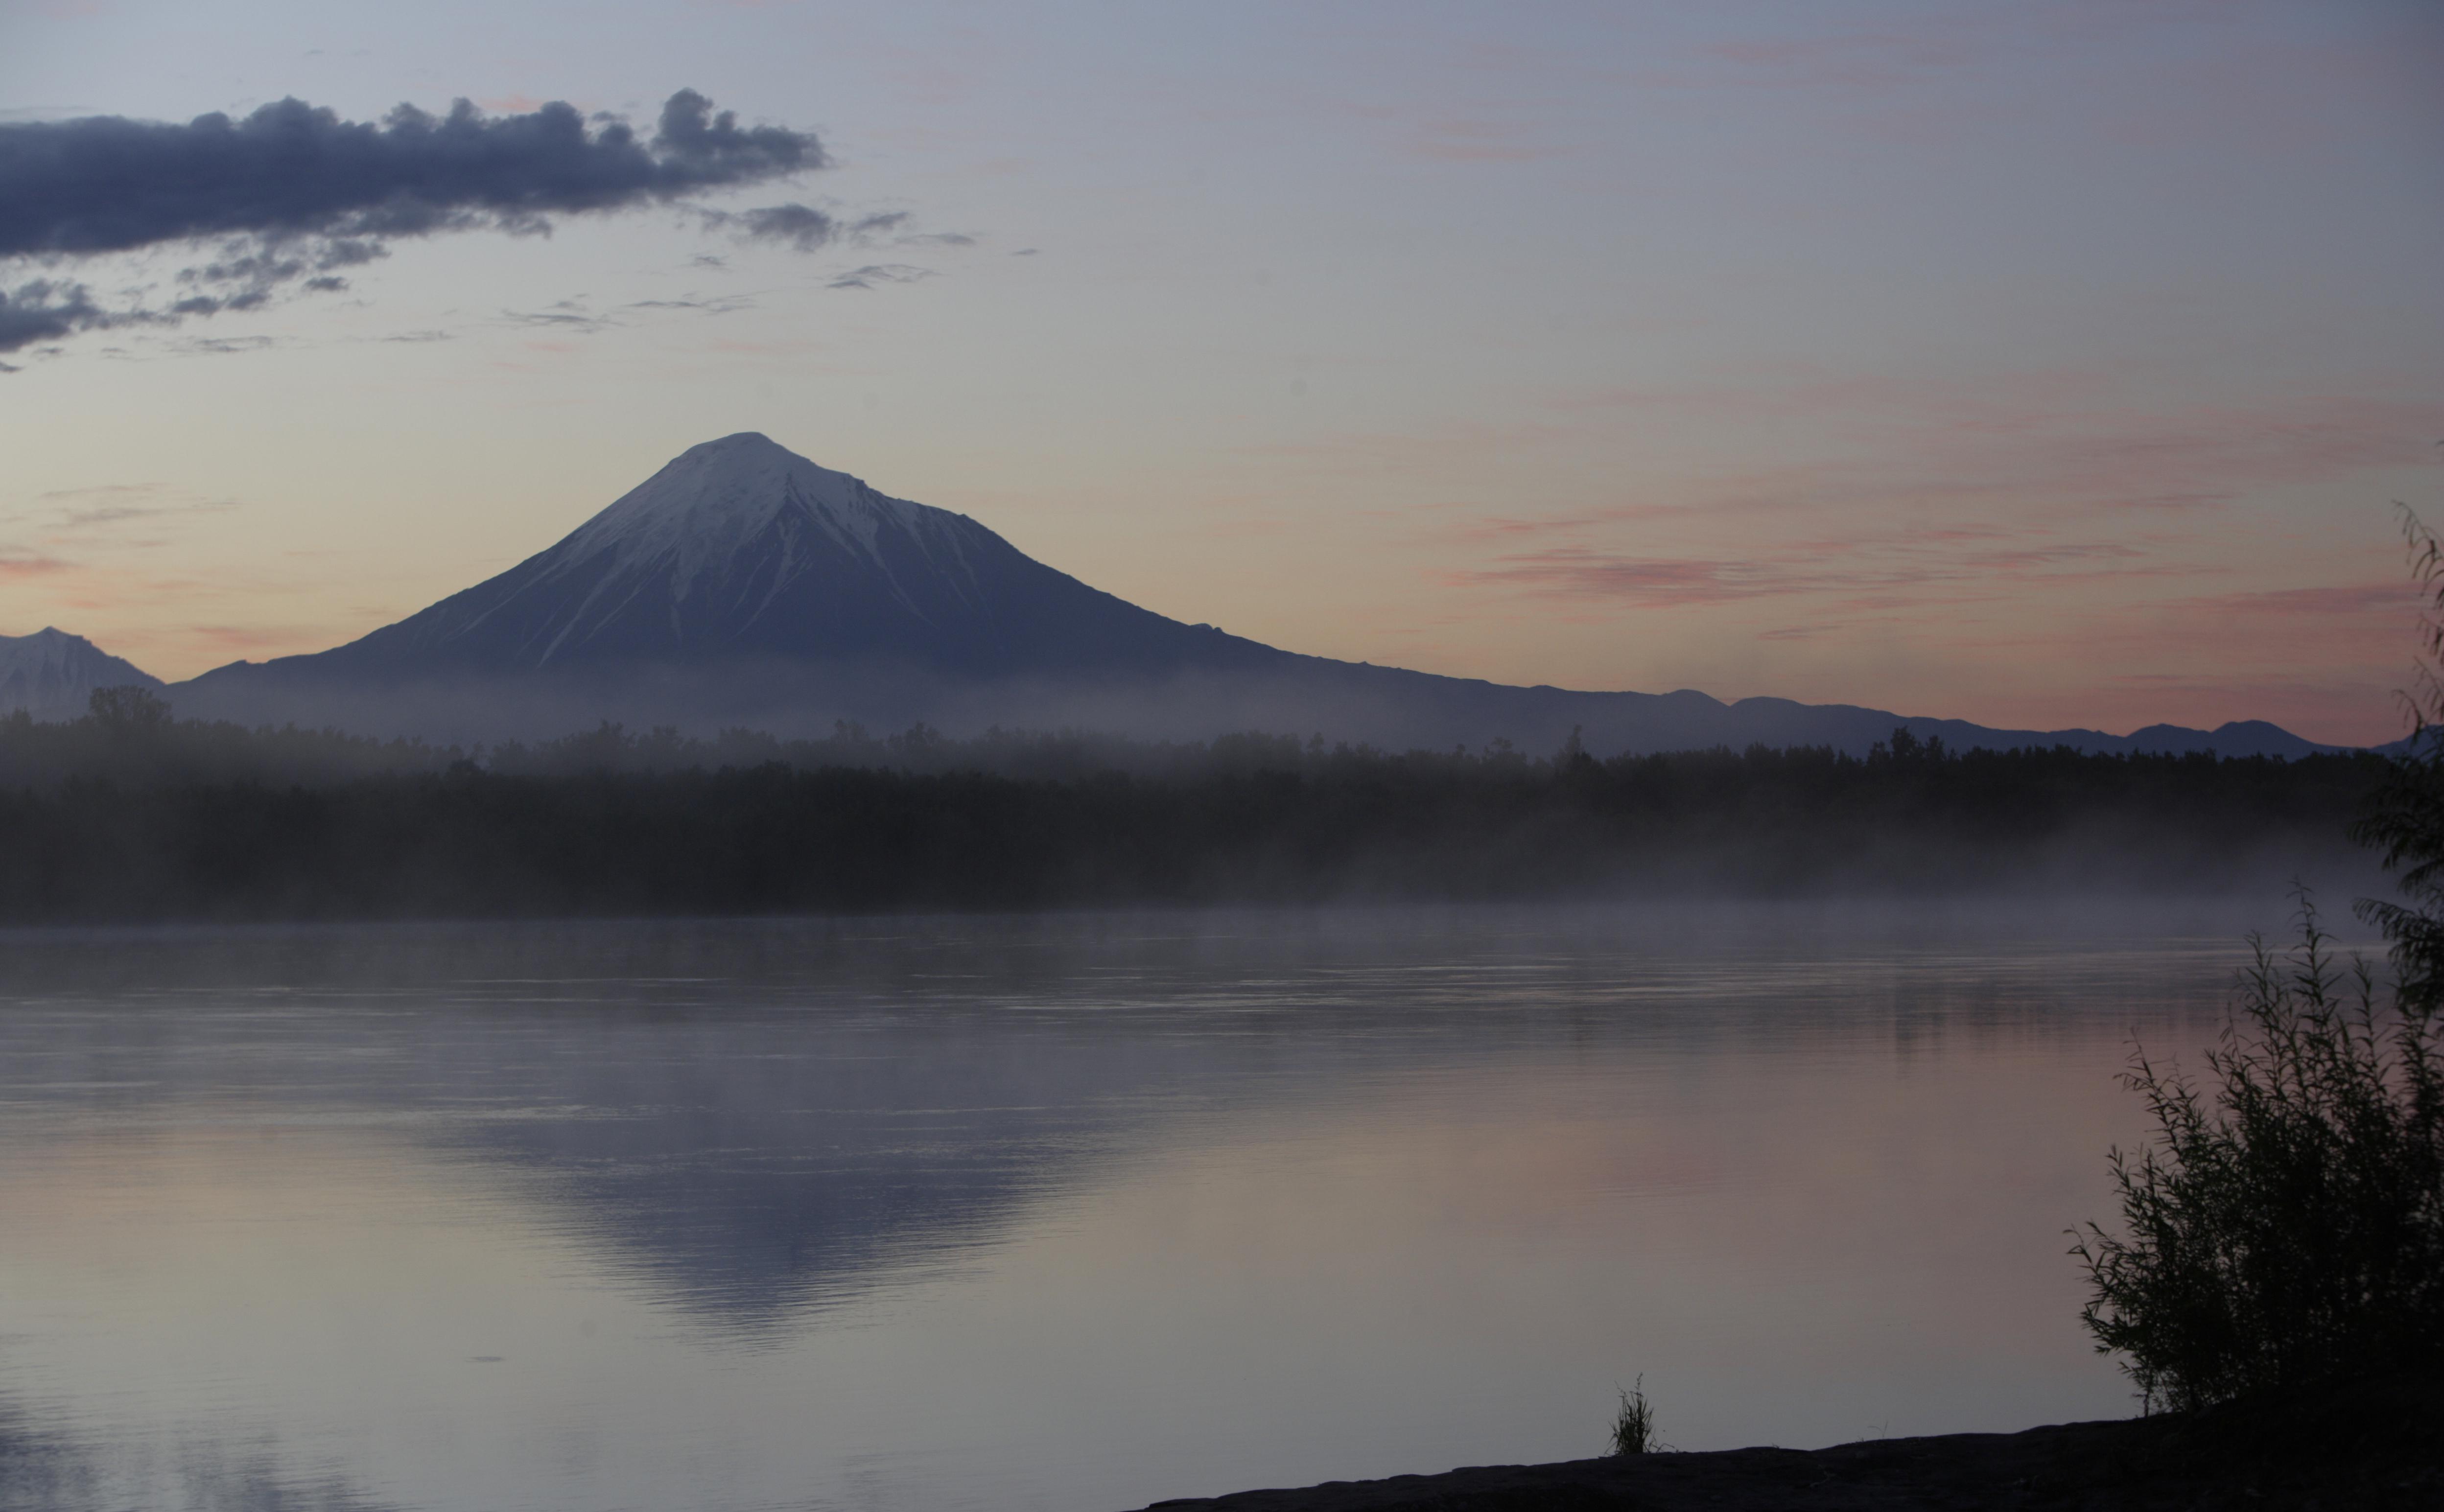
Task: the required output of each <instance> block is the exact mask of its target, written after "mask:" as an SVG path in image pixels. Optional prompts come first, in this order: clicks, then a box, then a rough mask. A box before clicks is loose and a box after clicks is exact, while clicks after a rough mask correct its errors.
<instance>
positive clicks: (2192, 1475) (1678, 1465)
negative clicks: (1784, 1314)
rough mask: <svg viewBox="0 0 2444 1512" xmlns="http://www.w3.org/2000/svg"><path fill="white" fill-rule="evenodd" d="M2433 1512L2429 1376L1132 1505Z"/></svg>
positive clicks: (1183, 1510)
mask: <svg viewBox="0 0 2444 1512" xmlns="http://www.w3.org/2000/svg"><path fill="white" fill-rule="evenodd" d="M2439 1505H2444V1377H2439V1376H2437V1375H2434V1374H2429V1375H2422V1376H2400V1377H2393V1378H2386V1379H2379V1380H2361V1381H2354V1382H2350V1383H2347V1384H2345V1385H2342V1386H2341V1387H2337V1388H2328V1389H2321V1390H2316V1391H2301V1392H2287V1393H2281V1394H2277V1395H2274V1396H2269V1397H2266V1398H2260V1399H2256V1400H2251V1401H2248V1402H2235V1403H2230V1404H2226V1405H2224V1406H2221V1407H2215V1408H2208V1409H2203V1410H2200V1411H2194V1412H2187V1413H2166V1414H2160V1415H2157V1416H2155V1417H2142V1418H2131V1419H2126V1420H2123V1421H2120V1422H2103V1423H2067V1424H2061V1425H2057V1426H2053V1427H2048V1428H2036V1429H2028V1430H2027V1431H2026V1432H2022V1433H1951V1434H1945V1435H1942V1436H1940V1437H1935V1438H1900V1439H1875V1440H1869V1441H1866V1442H1864V1443H1858V1444H1843V1445H1840V1446H1837V1447H1832V1448H1824V1449H1812V1450H1809V1449H1785V1448H1764V1447H1759V1448H1744V1449H1721V1450H1715V1451H1712V1452H1708V1453H1696V1454H1668V1453H1667V1454H1639V1455H1613V1456H1606V1457H1605V1458H1602V1459H1594V1460H1573V1461H1569V1462H1566V1463H1564V1464H1560V1465H1509V1466H1477V1467H1473V1468H1468V1469H1457V1470H1451V1471H1448V1472H1446V1473H1444V1474H1441V1475H1401V1476H1394V1477H1392V1478H1391V1479H1389V1480H1382V1481H1343V1482H1335V1483H1331V1484H1324V1485H1314V1486H1307V1487H1305V1488H1302V1489H1297V1490H1267V1491H1242V1492H1239V1493H1237V1494H1235V1495H1231V1496H1222V1497H1214V1498H1211V1499H1207V1500H1192V1501H1171V1502H1158V1503H1155V1504H1154V1506H1153V1507H1151V1508H1148V1509H1147V1512H1614V1509H1619V1512H1632V1509H1639V1512H1677V1509H1681V1508H1688V1509H1692V1512H1695V1509H1706V1512H1801V1509H1806V1512H1919V1509H1925V1512H1935V1509H1937V1508H1943V1509H1956V1508H1978V1509H1987V1512H2057V1509H2059V1512H2071V1509H2080V1512H2225V1509H2232V1512H2238V1509H2241V1508H2252V1509H2258V1512H2271V1509H2277V1508H2298V1509H2302V1512H2305V1509H2308V1508H2321V1509H2325V1512H2345V1509H2365V1512H2396V1509H2399V1512H2409V1509H2412V1508H2419V1509H2428V1508H2433V1507H2435V1506H2439Z"/></svg>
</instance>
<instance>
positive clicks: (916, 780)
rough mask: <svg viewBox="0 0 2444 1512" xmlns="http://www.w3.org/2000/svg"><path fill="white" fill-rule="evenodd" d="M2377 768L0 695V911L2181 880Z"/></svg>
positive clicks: (2334, 834) (230, 914) (2223, 875)
mask: <svg viewBox="0 0 2444 1512" xmlns="http://www.w3.org/2000/svg"><path fill="white" fill-rule="evenodd" d="M2385 769H2386V764H2385V763H2384V762H2383V761H2381V760H2380V759H2379V758H2375V757H2368V756H2356V755H2345V756H2314V757H2309V758H2307V759H2305V760H2301V761H2295V762H2285V761H2281V760H2275V759H2268V758H2256V757H2252V758H2247V759H2242V760H2230V761H2226V760H2217V759H2215V758H2213V757H2212V756H2128V757H2125V756H2109V755H2083V754H2081V753H2079V752H2077V751H2074V750H2070V749H2068V748H2055V749H2049V750H2011V751H2001V752H1997V751H1987V750H1972V751H1966V752H1955V751H1949V750H1946V749H1944V748H1943V747H1941V745H1940V744H1939V743H1920V742H1918V741H1916V740H1915V739H1914V738H1913V737H1911V736H1910V735H1909V734H1908V733H1907V732H1906V731H1896V732H1895V734H1894V737H1893V739H1892V741H1891V742H1889V743H1887V744H1885V745H1881V746H1879V747H1876V749H1875V750H1874V751H1873V752H1872V753H1870V754H1869V755H1867V756H1866V757H1864V758H1855V757H1850V756H1845V755H1842V754H1838V753H1836V752H1834V751H1831V750H1828V749H1821V748H1792V749H1769V748H1767V747H1750V749H1748V750H1745V751H1731V750H1723V749H1716V750H1705V751H1691V752H1680V753H1676V754H1668V755H1651V756H1623V757H1617V758H1614V759H1612V760H1608V761H1607V760H1599V759H1597V758H1595V757H1594V756H1592V755H1590V754H1588V753H1586V752H1584V751H1583V750H1580V749H1578V748H1577V747H1576V746H1575V743H1574V744H1573V745H1572V746H1570V747H1565V749H1564V750H1562V751H1560V752H1557V753H1555V754H1553V755H1551V756H1529V755H1527V754H1525V753H1522V752H1519V751H1517V750H1514V749H1511V748H1509V745H1508V743H1505V742H1496V743H1495V744H1494V745H1493V746H1492V747H1488V748H1487V749H1484V750H1481V751H1474V752H1471V751H1465V750H1458V751H1450V752H1429V751H1410V752H1405V753H1394V752H1387V751H1379V750H1374V749H1371V748H1368V747H1349V746H1338V747H1327V746H1326V745H1325V744H1324V742H1323V741H1321V740H1320V739H1314V738H1309V739H1306V740H1300V739H1297V738H1293V737H1275V736H1263V735H1244V736H1231V737H1226V738H1224V739H1221V740H1216V741H1213V742H1211V743H1205V744H1147V743H1137V742H1128V741H1122V740H1117V739H1113V738H1109V737H1100V736H1091V735H1083V734H1078V733H1074V732H1073V733H1065V734H1057V735H1027V734H1012V733H1008V732H1002V731H992V732H989V733H988V734H986V735H984V736H981V737H978V738H976V739H974V740H969V741H953V740H948V739H945V738H943V737H942V736H940V735H938V734H936V733H935V732H933V731H930V730H927V729H925V728H923V727H921V726H920V727H918V728H916V729H914V730H911V731H908V732H906V733H904V734H902V735H898V736H893V737H890V738H888V739H877V738H875V737H873V736H870V735H868V734H866V733H865V732H863V731H861V730H857V729H855V728H851V727H842V728H841V729H840V730H838V731H836V733H835V735H834V736H833V737H832V738H831V739H829V740H825V741H811V742H780V741H774V740H772V739H771V738H770V737H768V736H762V735H754V734H750V733H749V732H744V731H731V732H727V733H725V734H723V735H721V736H719V737H716V738H715V739H713V740H711V741H698V740H691V739H687V738H684V737H681V736H679V735H678V734H677V733H676V732H675V731H667V730H664V731H650V732H647V733H646V734H644V735H634V734H630V733H628V732H625V731H622V730H620V729H619V728H616V727H605V728H602V729H601V730H598V731H595V732H593V733H591V734H586V735H580V736H572V737H570V738H568V739H566V740H564V741H558V742H552V743H547V744H546V745H543V746H539V747H500V748H496V749H492V750H489V751H482V750H478V751H461V750H454V749H451V748H447V747H432V746H426V745H420V744H417V743H412V742H393V743H380V742H374V741H365V740H359V739H355V738H352V737H348V736H344V735H341V734H337V733H331V732H320V733H317V732H305V731H298V730H293V729H290V730H259V731H247V730H242V729H239V728H236V727H232V726H207V725H200V724H190V725H180V724H176V723H173V722H171V721H169V720H167V719H166V718H165V717H161V715H160V711H159V710H157V708H155V707H154V706H152V705H149V704H147V703H145V702H144V701H143V700H142V699H140V698H137V699H122V700H117V701H105V700H102V699H98V700H97V706H96V711H95V713H94V714H93V715H91V716H89V717H88V718H86V719H83V720H79V721H75V722H72V723H70V724H66V725H33V724H31V723H30V722H27V721H22V720H20V721H0V919H5V920H8V921H10V922H20V923H23V922H35V921H75V920H113V919H172V918H184V919H272V918H343V917H349V918H354V917H396V916H480V915H528V914H572V913H574V914H620V913H789V912H809V911H824V912H830V911H865V910H898V909H1030V908H1047V907H1062V906H1089V905H1109V904H1132V903H1155V904H1194V903H1218V902H1246V901H1283V902H1290V901H1320V900H1326V899H1348V898H1450V899H1476V898H1496V897H1549V896H1559V895H1565V894H1582V893H1599V892H1648V893H1664V894H1677V893H1684V892H1688V891H1692V890H1695V891H1706V892H1724V893H1741V894H1801V893H1811V892H1825V891H1842V890H1855V891H1876V892H1903V893H1921V894H1940V893H1946V892H1953V891H1958V890H1962V889H1972V890H1980V891H1995V890H2030V891H2036V890H2048V889H2058V888H2079V889H2104V890H2109V891H2117V892H2135V891H2143V890H2147V889H2151V888H2165V889H2195V888H2200V887H2205V888H2210V889H2212V888H2215V887H2218V886H2227V885H2236V884H2237V883H2238V882H2239V881H2240V880H2241V879H2242V878H2243V877H2244V876H2251V877H2259V878H2269V877H2272V878H2279V877H2280V876H2283V875H2286V873H2287V872H2288V871H2290V870H2296V869H2298V868H2300V867H2301V866H2303V865H2307V864H2314V863H2315V862H2316V861H2317V860H2318V859H2319V858H2321V857H2325V856H2328V855H2329V854H2331V853H2332V852H2334V851H2336V850H2339V849H2341V848H2342V835H2343V833H2344V831H2345V829H2346V827H2347V826H2348V824H2349V823H2350V821H2351V820H2352V819H2353V817H2354V816H2355V815H2356V814H2357V813H2358V812H2359V811H2360V809H2361V805H2362V802H2363V801H2364V799H2365V798H2366V796H2367V794H2368V793H2369V792H2370V791H2372V790H2373V789H2374V788H2375V787H2376V786H2377V784H2378V783H2379V781H2380V779H2381V777H2382V774H2383V772H2384V771H2385Z"/></svg>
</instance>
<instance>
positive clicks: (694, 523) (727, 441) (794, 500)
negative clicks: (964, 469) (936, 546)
mask: <svg viewBox="0 0 2444 1512" xmlns="http://www.w3.org/2000/svg"><path fill="white" fill-rule="evenodd" d="M942 512H944V511H940V510H928V509H927V508H926V507H924V506H923V505H917V504H910V503H909V502H907V501H906V500H904V499H895V498H892V497H891V496H889V495H888V494H884V493H879V492H877V491H875V490H874V489H870V488H868V487H866V486H865V484H864V482H863V481H861V479H857V478H853V477H850V476H849V475H848V474H847V473H845V472H835V471H833V470H830V469H829V468H822V467H817V466H816V465H815V464H814V463H812V462H809V461H807V460H806V459H805V457H802V456H800V455H798V454H797V453H796V452H791V451H789V450H788V449H787V447H784V446H782V445H780V444H779V443H778V442H776V441H773V440H771V439H770V438H769V437H768V436H765V435H763V434H761V433H757V432H754V431H741V432H739V433H737V434H736V435H726V436H723V437H722V438H721V439H720V440H718V441H707V442H705V443H704V444H703V445H701V446H694V447H690V448H689V449H688V450H687V451H685V452H680V453H679V455H678V456H677V457H676V458H675V459H673V460H672V461H671V463H670V464H669V465H668V466H666V467H664V468H663V469H662V470H660V471H659V472H657V473H655V474H654V475H653V476H652V477H650V478H648V479H646V480H645V481H644V482H643V483H641V484H639V486H638V487H636V488H634V489H630V490H629V491H628V492H627V493H625V494H623V495H621V496H620V499H619V500H618V501H616V502H615V503H613V504H612V505H611V507H609V508H607V509H604V510H603V511H602V513H601V514H598V515H596V516H595V517H594V518H593V519H591V520H588V521H587V522H586V523H585V524H583V525H582V526H578V528H577V530H576V532H575V533H574V534H572V535H571V536H569V537H568V539H567V540H566V541H565V542H563V543H562V544H561V545H560V547H558V548H556V549H558V550H562V551H565V552H566V553H567V554H568V555H569V556H570V557H572V558H583V557H586V556H589V555H591V554H593V553H594V552H597V551H605V550H607V551H612V552H615V553H617V554H619V555H620V557H621V558H622V559H623V561H625V562H632V563H633V562H650V561H653V560H655V559H657V558H660V557H663V556H665V555H674V554H675V555H676V565H677V567H678V569H679V572H678V576H679V581H680V582H681V583H682V584H685V583H689V582H692V581H694V580H695V579H697V578H699V577H701V576H702V575H703V574H704V573H705V572H706V571H707V570H708V569H709V568H712V567H715V566H717V565H718V564H720V563H721V562H724V561H725V560H726V559H728V558H730V557H731V556H734V555H735V554H736V553H737V552H739V551H740V550H742V549H745V548H747V547H749V546H750V545H751V544H753V543H754V541H755V540H756V538H757V537H758V536H759V535H760V534H761V533H762V532H763V531H764V530H766V529H767V528H768V527H769V526H772V524H773V523H774V522H775V521H776V520H777V519H779V518H781V517H783V516H786V515H791V514H795V515H798V516H800V517H803V518H804V519H805V520H807V521H809V522H811V523H812V524H814V525H815V526H817V527H818V528H820V529H822V530H823V531H824V533H825V534H826V535H828V536H829V537H830V538H831V540H832V541H833V542H834V544H838V545H840V546H842V547H843V548H845V549H848V550H851V551H855V552H857V553H859V554H860V555H861V556H864V557H866V558H868V559H870V560H877V561H879V554H878V552H877V550H876V545H875V542H876V538H877V536H878V535H879V534H880V533H881V531H882V530H884V529H885V528H891V529H897V530H902V531H910V532H915V531H916V530H918V529H919V527H920V526H921V520H922V516H924V515H926V514H929V513H942Z"/></svg>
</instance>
